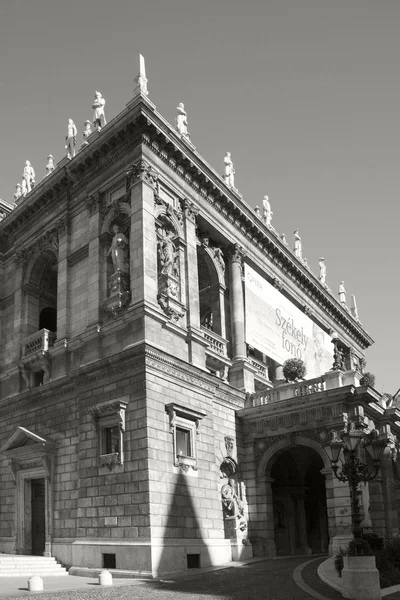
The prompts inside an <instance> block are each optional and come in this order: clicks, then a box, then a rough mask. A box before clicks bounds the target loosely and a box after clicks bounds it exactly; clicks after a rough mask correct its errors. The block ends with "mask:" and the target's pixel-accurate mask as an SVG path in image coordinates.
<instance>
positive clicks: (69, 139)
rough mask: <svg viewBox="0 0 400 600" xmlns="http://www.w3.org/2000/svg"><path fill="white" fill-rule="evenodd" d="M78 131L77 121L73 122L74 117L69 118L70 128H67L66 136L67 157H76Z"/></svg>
mask: <svg viewBox="0 0 400 600" xmlns="http://www.w3.org/2000/svg"><path fill="white" fill-rule="evenodd" d="M77 133H78V130H77V128H76V125H75V123H74V122H73V120H72V119H68V128H67V135H66V137H65V141H66V144H65V149H66V151H67V157H68V158H74V156H75V146H76V134H77Z"/></svg>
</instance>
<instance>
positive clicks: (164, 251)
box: [156, 215, 185, 321]
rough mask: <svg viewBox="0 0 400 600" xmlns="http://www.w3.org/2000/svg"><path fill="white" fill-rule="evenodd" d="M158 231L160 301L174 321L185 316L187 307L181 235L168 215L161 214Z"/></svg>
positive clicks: (158, 296) (158, 297)
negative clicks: (183, 287)
mask: <svg viewBox="0 0 400 600" xmlns="http://www.w3.org/2000/svg"><path fill="white" fill-rule="evenodd" d="M156 233H157V278H158V295H157V299H158V303H159V305H160V306H161V308H162V309H163V311H164V312H165V314H166V315H167V317H168V318H170V319H172V320H173V321H178V320H179V319H180V318H181V317H183V316H184V313H185V308H184V305H183V303H182V301H181V286H182V277H181V264H180V263H181V256H180V245H179V236H178V234H177V231H176V229H175V227H174V224H173V222H172V220H171V219H169V218H168V216H167V215H161V216H160V217H159V218H158V219H157V222H156Z"/></svg>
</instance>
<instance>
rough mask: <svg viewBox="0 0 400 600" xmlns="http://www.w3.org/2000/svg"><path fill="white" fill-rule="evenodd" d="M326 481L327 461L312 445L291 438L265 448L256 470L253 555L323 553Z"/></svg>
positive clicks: (325, 543)
mask: <svg viewBox="0 0 400 600" xmlns="http://www.w3.org/2000/svg"><path fill="white" fill-rule="evenodd" d="M331 481H332V479H331V468H330V463H329V458H328V456H327V455H326V453H325V451H324V449H323V447H322V445H321V444H319V443H318V442H317V441H316V440H314V439H311V438H308V437H306V436H302V435H292V436H287V437H285V438H283V439H279V440H278V441H276V442H275V443H273V444H271V445H270V446H269V447H268V448H267V449H266V451H265V452H264V454H263V456H262V457H261V460H260V461H259V464H258V467H257V480H256V490H257V491H256V494H257V498H256V504H257V513H256V516H255V519H254V534H255V535H254V538H255V539H254V542H253V548H254V550H255V555H276V554H278V555H279V554H281V555H282V554H299V553H304V554H310V553H312V552H321V551H327V549H328V542H329V535H328V517H327V493H326V488H327V487H328V488H329V487H330V485H331ZM251 530H252V526H251V525H250V532H249V533H250V537H251V538H253V536H252V531H251Z"/></svg>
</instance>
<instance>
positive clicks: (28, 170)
mask: <svg viewBox="0 0 400 600" xmlns="http://www.w3.org/2000/svg"><path fill="white" fill-rule="evenodd" d="M33 187H35V171H34V170H33V167H32V165H31V163H30V162H29V160H27V161H26V162H25V167H24V172H23V174H22V195H23V196H26V194H29V192H30V191H31V190H32V188H33Z"/></svg>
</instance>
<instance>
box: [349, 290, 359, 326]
mask: <svg viewBox="0 0 400 600" xmlns="http://www.w3.org/2000/svg"><path fill="white" fill-rule="evenodd" d="M350 312H351V314H352V315H353V317H354V318H355V320H356V321H358V309H357V302H356V297H355V295H354V294H352V295H351V308H350Z"/></svg>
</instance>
